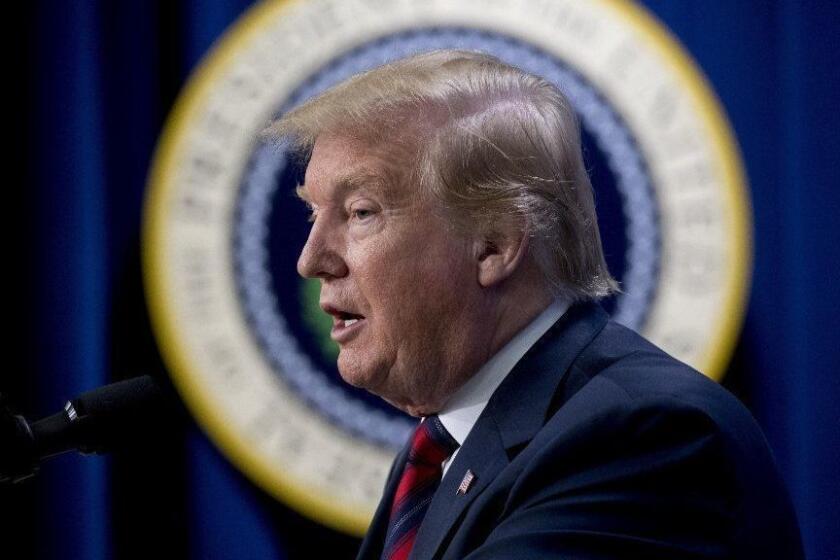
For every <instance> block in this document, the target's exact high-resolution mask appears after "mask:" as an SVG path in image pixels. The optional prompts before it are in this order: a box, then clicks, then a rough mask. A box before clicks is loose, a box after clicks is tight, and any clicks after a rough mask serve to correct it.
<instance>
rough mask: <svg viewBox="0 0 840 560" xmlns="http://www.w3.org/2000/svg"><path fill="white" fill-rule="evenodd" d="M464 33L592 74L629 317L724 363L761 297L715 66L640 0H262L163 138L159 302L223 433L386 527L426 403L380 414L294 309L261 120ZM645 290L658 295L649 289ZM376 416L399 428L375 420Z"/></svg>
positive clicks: (346, 520)
mask: <svg viewBox="0 0 840 560" xmlns="http://www.w3.org/2000/svg"><path fill="white" fill-rule="evenodd" d="M446 47H464V48H476V49H483V50H488V51H490V52H492V53H493V54H496V55H497V56H499V57H500V58H502V59H504V60H506V61H508V62H510V63H512V64H515V65H517V66H521V67H523V68H525V69H528V70H533V71H534V72H536V73H541V72H544V73H545V74H544V75H546V76H547V77H548V75H551V76H556V79H557V80H558V81H560V82H563V84H562V85H564V86H565V89H566V90H567V92H571V94H572V95H571V96H570V98H571V99H572V100H573V102H574V104H575V106H576V107H577V108H578V109H579V110H580V112H581V115H582V122H583V125H584V127H585V128H586V127H590V128H591V130H592V131H593V135H594V136H595V137H596V140H597V142H598V144H599V145H600V146H601V147H602V148H603V150H604V152H605V154H606V156H605V157H606V158H607V159H608V160H609V162H610V166H611V167H612V168H614V170H615V171H616V173H618V174H620V175H621V180H620V181H618V182H619V183H620V184H621V185H622V188H623V189H624V190H622V192H621V198H622V208H623V211H624V213H625V215H626V220H627V222H628V224H630V225H629V226H628V228H627V231H628V234H627V235H628V239H629V240H630V241H629V242H628V247H630V249H631V250H630V252H629V253H628V254H630V255H631V256H630V257H628V258H627V259H626V261H627V263H628V271H629V272H628V274H627V277H626V278H625V279H624V286H625V290H626V291H628V292H629V293H628V299H627V300H626V301H624V302H619V304H620V305H619V306H618V313H619V314H620V315H622V316H623V317H626V322H627V323H630V324H631V326H634V327H635V328H637V329H638V330H640V331H641V332H642V333H643V334H644V335H645V336H646V337H648V338H649V339H651V340H652V341H654V342H655V343H656V344H658V345H660V346H661V347H663V348H664V349H665V350H667V351H669V352H670V353H672V354H674V355H675V356H677V357H678V358H680V359H681V360H683V361H685V362H688V363H690V364H692V365H693V366H695V367H697V368H698V369H700V370H701V371H703V372H705V373H706V374H707V375H709V376H710V377H712V378H716V379H717V378H719V377H720V375H721V373H722V371H723V368H724V367H725V365H726V362H727V360H728V358H729V356H730V353H731V351H732V348H733V345H734V343H735V340H736V336H737V332H738V330H739V328H740V325H741V321H742V318H743V314H744V302H745V297H746V292H747V285H748V276H749V270H750V259H751V247H750V234H749V232H750V216H749V207H748V202H747V195H746V186H745V180H744V177H743V172H742V166H741V163H740V159H739V155H738V151H737V148H736V145H735V142H734V140H733V137H732V134H731V132H730V129H729V126H728V125H727V122H726V119H725V117H724V116H723V113H722V111H721V109H720V107H719V105H718V103H717V101H716V99H715V96H714V94H713V93H712V92H711V90H710V88H709V87H708V85H707V84H706V82H705V80H704V79H703V77H702V76H701V74H700V72H699V71H698V70H697V68H696V67H695V65H694V64H693V63H692V61H691V60H690V58H689V57H688V55H687V54H686V53H685V52H684V51H683V50H682V49H681V48H680V46H679V45H678V44H677V42H676V41H675V40H674V39H673V38H672V37H671V36H670V35H669V33H668V32H667V31H666V30H665V29H664V28H663V27H662V25H661V24H659V23H658V22H657V21H655V20H654V18H653V17H651V16H650V15H649V14H647V13H646V12H645V11H644V10H642V9H641V8H639V7H637V6H635V5H634V4H632V3H630V2H625V1H620V0H591V1H589V2H579V1H576V0H528V1H518V2H517V1H510V0H458V1H444V0H429V1H426V2H414V1H409V0H313V1H291V2H269V3H264V4H260V5H258V6H256V7H254V8H253V9H251V10H250V11H249V12H248V13H246V14H245V15H244V16H243V17H242V18H240V20H239V21H238V22H236V23H235V24H234V25H233V26H232V28H231V29H230V30H229V31H228V32H227V33H226V35H225V36H224V37H222V38H221V39H220V40H219V42H218V44H217V45H216V46H215V48H214V49H213V51H212V52H211V53H210V54H209V55H208V56H207V57H206V59H205V61H204V62H203V63H202V64H201V66H200V67H199V68H198V70H197V71H196V72H195V74H194V75H193V76H192V78H191V79H190V81H189V83H188V85H187V86H186V88H185V90H184V92H183V93H182V95H181V96H180V98H179V100H178V102H177V104H176V107H175V109H174V110H173V112H172V115H171V117H170V119H169V122H168V123H167V126H166V129H165V132H164V133H163V135H162V138H161V140H160V143H159V146H158V150H157V154H156V157H155V161H154V165H153V169H152V173H151V178H150V184H149V194H148V198H147V205H146V212H145V224H144V240H143V242H144V261H145V262H144V274H145V279H146V286H147V294H148V301H149V304H150V307H151V314H152V320H153V326H154V330H155V333H156V336H157V339H158V342H159V345H160V348H161V351H162V353H163V356H164V359H165V361H166V364H167V366H168V368H169V369H170V372H171V374H172V376H173V379H174V381H175V384H176V386H177V387H178V389H179V390H180V392H181V393H182V396H183V397H184V400H185V401H186V403H187V405H188V407H189V408H190V409H191V411H192V412H193V414H194V415H195V417H196V418H197V420H198V422H199V423H200V424H201V425H202V426H203V427H204V428H205V429H206V431H207V433H208V434H209V436H210V437H211V438H212V439H213V441H214V442H215V443H216V444H217V445H218V446H219V447H220V448H221V449H222V450H223V452H224V453H225V454H226V455H227V456H228V457H229V458H230V459H231V461H232V462H233V463H234V464H235V465H237V466H238V467H239V468H240V469H241V470H242V471H243V472H244V473H246V474H247V475H248V476H249V477H251V478H252V479H253V480H254V481H255V482H256V483H257V484H259V485H260V486H261V487H263V488H264V489H265V490H266V491H268V492H270V493H271V494H273V495H274V496H276V497H278V498H279V499H281V500H283V501H284V502H286V503H288V504H289V505H291V506H292V507H294V508H296V509H297V510H299V511H301V512H302V513H304V514H306V515H308V516H310V517H312V518H313V519H316V520H318V521H320V522H322V523H324V524H326V525H328V526H330V527H333V528H335V529H339V530H342V531H346V532H349V533H353V534H362V533H363V532H364V531H365V529H366V527H367V524H368V522H369V520H370V518H371V516H372V513H373V511H374V509H375V507H376V504H377V502H378V500H379V497H380V493H381V490H382V487H383V484H384V481H385V477H386V474H387V472H388V468H389V466H390V463H391V460H392V458H393V456H394V446H393V445H389V444H388V442H392V443H393V441H396V440H397V439H399V437H400V436H401V434H404V430H405V422H404V420H400V419H396V420H395V419H391V418H388V417H387V415H383V414H382V413H381V411H379V412H377V411H374V412H372V413H370V414H368V413H367V412H365V410H366V409H364V407H363V406H362V405H358V404H357V403H354V402H353V401H352V398H349V397H343V396H341V395H339V392H340V391H339V390H337V389H335V388H334V387H331V386H329V384H328V383H325V382H323V380H319V379H317V377H318V374H317V371H316V370H317V368H316V367H314V366H313V365H312V363H311V360H309V359H308V358H306V356H305V355H304V353H303V352H302V350H301V349H300V348H299V346H298V344H297V343H296V342H295V339H294V333H293V330H294V329H291V328H289V327H288V325H287V324H286V323H285V322H284V321H283V316H282V312H280V311H279V310H278V309H277V308H276V307H277V306H276V301H275V299H276V298H275V296H274V295H272V293H270V290H269V288H268V287H270V286H271V283H270V282H268V281H266V280H265V278H266V277H267V276H268V275H270V273H271V270H270V267H269V266H268V265H266V260H267V259H268V257H267V256H266V254H265V253H263V252H261V251H262V249H261V247H262V245H264V244H265V243H266V233H265V230H266V228H270V227H271V223H270V221H269V218H268V217H267V216H268V215H269V212H268V211H267V210H266V209H265V208H264V207H265V205H266V204H267V202H266V201H267V200H269V199H270V195H271V188H270V187H269V186H266V185H270V183H271V177H272V176H273V175H272V174H274V175H276V173H277V172H278V170H277V169H276V168H270V165H269V166H268V167H267V168H266V165H267V164H265V162H266V161H269V160H270V158H271V157H272V154H268V155H265V154H264V153H263V154H262V155H259V154H258V152H259V150H260V145H259V142H258V140H257V138H258V137H259V133H260V131H261V130H262V129H263V128H264V127H265V125H266V124H267V123H268V122H270V120H271V119H272V117H274V116H276V115H277V114H278V113H279V112H282V110H283V109H284V108H288V107H289V106H290V104H293V103H294V102H296V101H299V100H301V99H303V98H305V97H306V96H307V95H309V94H312V93H315V92H317V90H318V88H321V89H323V88H325V87H327V86H329V85H330V84H331V83H335V82H336V81H338V80H340V79H343V78H344V77H347V76H349V75H350V74H352V73H354V72H358V71H360V70H363V69H365V68H368V67H371V66H375V65H377V64H380V63H382V62H385V61H386V60H388V59H389V58H395V57H397V56H398V55H400V56H401V55H403V54H409V53H411V52H417V51H420V50H431V49H434V48H446ZM275 155H276V154H275ZM278 157H279V156H278ZM266 158H268V159H266ZM255 162H256V163H255ZM260 162H263V163H260ZM293 203H294V202H292V201H286V202H280V203H279V204H293ZM243 224H244V225H243ZM646 236H648V237H646ZM261 244H262V245H261ZM242 278H246V279H251V280H248V281H246V282H245V283H244V284H243V280H242ZM251 281H253V285H256V286H258V287H257V288H254V289H253V290H251V288H249V287H248V286H251V285H252V284H251V283H249V282H251ZM243 286H246V288H245V289H243ZM274 289H276V290H291V291H294V290H296V289H297V288H296V287H295V286H292V285H290V284H283V283H282V282H281V283H280V285H279V286H274ZM249 290H250V291H249ZM243 293H245V296H243ZM638 293H644V294H646V295H645V297H638V298H636V299H635V300H634V299H633V298H632V296H633V295H634V294H638ZM243 298H244V299H243ZM278 333H280V334H278ZM290 333H291V334H290ZM281 335H282V336H281ZM301 372H303V373H301ZM304 374H307V375H311V376H314V377H312V378H311V379H310V378H306V377H305V376H304ZM342 419H345V420H347V423H346V425H345V423H343V421H344V420H342ZM351 420H352V421H351ZM365 427H368V428H370V431H372V432H375V433H377V434H379V439H378V440H377V439H373V440H372V439H370V438H366V437H364V436H363V435H361V434H363V433H364V432H365V430H364V429H363V428H365Z"/></svg>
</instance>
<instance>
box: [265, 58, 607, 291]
mask: <svg viewBox="0 0 840 560" xmlns="http://www.w3.org/2000/svg"><path fill="white" fill-rule="evenodd" d="M266 134H267V136H269V137H274V138H278V139H279V138H286V139H289V140H291V142H292V143H293V146H294V148H295V149H296V150H297V152H298V153H299V154H303V155H304V157H305V155H307V154H308V153H310V152H311V150H312V147H313V146H314V144H315V141H316V139H317V138H318V137H319V136H321V135H336V136H341V137H345V138H348V139H353V140H357V141H359V142H363V143H364V145H368V146H371V147H374V146H375V147H386V148H387V150H388V151H389V152H390V153H392V154H394V155H395V156H396V157H398V158H399V161H400V162H401V164H402V167H403V169H405V170H406V172H405V173H404V177H403V179H404V180H405V181H406V182H407V183H408V184H411V185H416V187H417V189H418V190H419V191H420V192H427V193H430V194H432V195H434V196H436V197H437V198H438V199H439V200H440V201H441V202H442V203H443V206H444V207H445V208H446V209H448V210H451V212H450V214H451V216H452V217H453V219H454V223H455V224H456V225H457V226H461V227H464V228H466V229H467V230H468V231H472V232H476V231H477V232H479V233H481V234H484V235H492V233H493V232H494V231H500V229H499V228H503V227H509V226H510V225H511V224H516V227H521V228H524V231H525V232H526V233H527V235H528V236H529V251H530V254H531V256H532V257H533V259H534V262H535V263H536V264H537V266H538V267H539V269H540V270H541V271H542V273H543V275H544V276H545V278H546V280H547V282H548V284H549V286H550V287H551V288H552V289H553V291H554V292H555V293H557V294H560V295H563V296H565V297H567V298H569V299H571V300H574V301H579V300H591V299H598V298H602V297H604V296H607V295H609V294H611V293H613V292H615V291H617V290H618V286H617V283H616V281H615V280H614V279H613V278H612V276H611V275H610V273H609V271H608V270H607V266H606V262H605V260H604V255H603V249H602V246H601V238H600V235H599V232H598V224H597V219H596V216H595V204H594V199H593V192H592V185H591V183H590V181H589V176H588V175H587V173H586V169H585V168H584V164H583V156H582V153H581V142H580V128H579V124H578V121H577V118H576V116H575V113H574V110H573V109H572V107H571V105H570V103H569V101H568V100H567V99H566V97H565V96H564V95H563V94H562V93H561V92H560V91H559V90H558V89H557V88H556V87H555V86H553V85H552V84H550V83H549V82H547V81H546V80H544V79H543V78H540V77H538V76H534V75H532V74H528V73H526V72H524V71H522V70H520V69H518V68H515V67H513V66H510V65H508V64H505V63H503V62H502V61H500V60H499V59H497V58H495V57H493V56H490V55H487V54H483V53H478V52H471V51H462V50H441V51H434V52H430V53H426V54H420V55H415V56H411V57H408V58H404V59H401V60H397V61H395V62H392V63H390V64H386V65H384V66H379V67H377V68H374V69H373V70H370V71H368V72H364V73H362V74H358V75H356V76H353V77H352V78H350V79H348V80H346V81H344V82H342V83H340V84H338V85H337V86H335V87H333V88H331V89H329V90H327V91H326V92H324V93H322V94H320V95H318V96H317V97H314V98H312V99H310V100H308V101H306V102H305V103H303V104H302V105H300V106H298V107H296V108H295V109H293V110H292V111H290V112H289V113H287V114H286V115H284V116H282V117H281V118H280V119H279V120H277V121H276V122H274V123H273V124H272V125H271V126H270V127H269V128H268V129H267V132H266Z"/></svg>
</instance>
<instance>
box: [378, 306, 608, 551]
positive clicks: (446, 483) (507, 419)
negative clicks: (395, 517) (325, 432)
mask: <svg viewBox="0 0 840 560" xmlns="http://www.w3.org/2000/svg"><path fill="white" fill-rule="evenodd" d="M607 320H608V316H607V314H606V312H605V311H604V310H603V309H601V307H600V306H599V305H597V304H580V305H576V306H573V307H572V308H570V309H569V310H568V311H567V312H566V314H565V315H563V317H561V318H560V319H559V320H558V321H557V322H556V323H555V324H554V325H553V326H552V327H551V328H550V329H549V330H548V331H547V332H546V333H545V334H544V335H543V336H542V337H541V338H540V340H539V341H537V343H536V344H534V346H533V347H531V349H530V350H528V352H527V353H526V354H525V356H523V358H522V360H520V361H519V363H517V364H516V366H515V367H514V368H513V370H511V372H510V374H509V375H508V376H507V378H505V380H504V381H503V382H502V384H501V385H500V386H499V388H498V389H497V390H496V392H495V393H494V394H493V396H492V397H491V399H490V401H489V402H488V403H487V407H486V408H485V409H484V411H483V412H482V414H481V416H480V417H479V419H478V421H477V422H476V424H475V426H473V429H472V430H471V431H470V434H469V435H468V436H467V439H466V440H465V441H464V445H463V446H462V447H461V449H460V450H459V451H458V454H457V455H456V456H455V460H454V461H453V462H452V465H450V468H449V470H448V471H447V473H446V476H444V478H443V480H442V481H441V485H440V487H439V488H438V491H437V493H435V496H434V498H433V500H432V503H431V504H430V505H429V510H428V512H427V513H426V517H425V518H424V520H423V523H422V525H421V526H420V531H419V533H418V534H417V540H416V541H415V543H414V549H413V550H412V554H411V558H424V559H425V558H433V557H434V556H435V554H436V553H437V552H438V549H439V548H440V546H441V544H442V543H443V542H444V540H445V539H446V537H447V536H448V535H449V533H450V532H451V531H452V530H454V529H455V527H457V525H458V523H459V519H460V518H461V516H462V515H463V514H464V512H465V511H466V509H467V508H468V507H469V505H470V504H471V503H472V502H473V501H474V500H475V499H476V498H477V497H478V496H479V495H480V494H481V492H482V491H483V490H484V489H486V488H487V486H488V485H489V484H490V482H492V481H493V480H494V479H495V478H496V476H497V475H498V474H499V472H501V470H502V469H504V468H505V467H506V466H507V465H508V464H509V463H510V461H511V460H512V459H513V456H514V455H515V453H516V452H517V451H518V450H519V449H521V446H522V444H525V443H527V442H528V441H530V440H531V439H533V437H534V436H535V435H536V433H537V432H538V431H539V430H540V428H542V426H543V425H544V424H545V422H546V421H547V418H546V414H547V412H548V411H549V408H550V407H551V405H552V400H553V398H554V396H555V394H557V393H558V391H557V389H558V387H559V386H560V385H561V383H562V382H563V380H564V379H565V378H566V376H567V372H568V370H569V367H570V366H571V364H572V362H573V361H574V360H575V358H576V357H577V356H578V355H579V354H580V352H581V351H582V350H583V348H585V347H586V346H587V345H588V344H589V342H591V341H592V339H593V338H595V336H596V335H597V334H598V333H599V332H600V331H601V330H602V329H603V328H604V326H605V325H606V323H607ZM554 404H555V406H560V405H561V404H562V403H554ZM467 470H469V471H471V472H472V473H473V476H474V479H473V481H472V483H471V484H470V486H469V488H468V489H467V491H466V492H465V493H459V492H458V488H459V486H460V485H461V482H462V480H463V477H464V476H465V474H466V473H467ZM385 522H386V524H387V519H386V521H385Z"/></svg>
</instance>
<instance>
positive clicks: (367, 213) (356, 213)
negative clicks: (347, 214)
mask: <svg viewBox="0 0 840 560" xmlns="http://www.w3.org/2000/svg"><path fill="white" fill-rule="evenodd" d="M352 214H353V217H354V218H356V219H357V220H364V219H366V218H370V217H371V216H373V210H371V209H369V208H354V209H353V210H352Z"/></svg>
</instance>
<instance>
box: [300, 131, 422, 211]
mask: <svg viewBox="0 0 840 560" xmlns="http://www.w3.org/2000/svg"><path fill="white" fill-rule="evenodd" d="M398 160H399V158H398V157H397V156H396V155H395V154H394V153H392V152H389V151H388V150H387V149H386V148H384V147H370V146H366V145H364V144H362V143H361V142H358V141H354V140H352V139H348V138H344V137H336V136H326V137H318V139H317V140H316V142H315V146H314V147H313V149H312V156H311V157H310V159H309V165H307V167H306V176H305V179H304V184H303V185H302V186H301V187H300V188H298V195H299V196H300V197H301V198H303V199H304V200H307V201H310V202H313V201H317V200H319V199H336V198H340V197H342V196H346V195H347V194H349V193H351V192H354V191H358V190H365V191H370V192H374V193H376V194H379V195H381V196H383V197H386V198H404V197H405V196H407V195H408V194H410V193H409V189H408V188H407V186H406V185H405V184H404V183H405V181H404V180H403V176H404V173H402V172H401V169H400V164H399V161H398Z"/></svg>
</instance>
